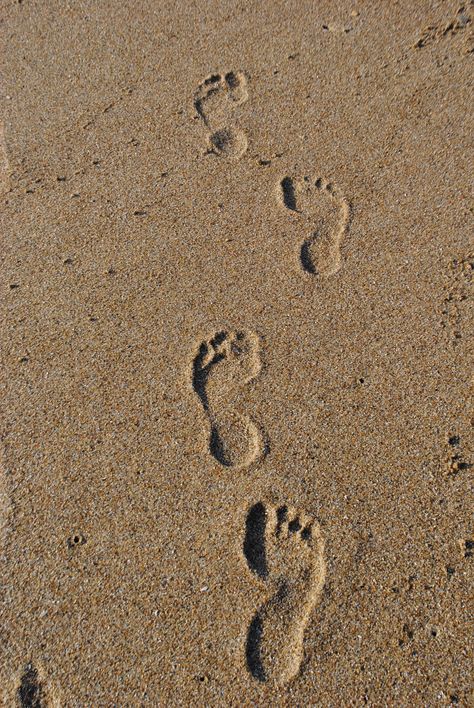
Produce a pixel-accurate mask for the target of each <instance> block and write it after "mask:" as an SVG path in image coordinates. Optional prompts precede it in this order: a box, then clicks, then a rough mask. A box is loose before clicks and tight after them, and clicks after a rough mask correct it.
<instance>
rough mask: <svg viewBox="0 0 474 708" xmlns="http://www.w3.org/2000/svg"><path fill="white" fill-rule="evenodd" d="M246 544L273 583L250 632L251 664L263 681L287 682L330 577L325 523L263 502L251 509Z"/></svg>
mask: <svg viewBox="0 0 474 708" xmlns="http://www.w3.org/2000/svg"><path fill="white" fill-rule="evenodd" d="M243 550H244V555H245V558H246V560H247V563H248V566H249V568H250V570H251V571H252V572H253V573H255V574H256V575H257V576H258V577H259V578H261V579H262V580H264V581H265V583H266V584H267V586H268V588H269V598H268V600H267V601H266V602H264V604H263V605H262V606H261V607H260V609H259V610H258V611H257V612H256V614H255V615H254V617H253V619H252V621H251V623H250V626H249V629H248V632H247V645H246V663H247V669H248V671H249V672H250V673H251V675H252V676H253V677H254V678H255V679H256V680H257V681H261V682H267V681H270V682H273V683H276V684H284V683H287V682H288V681H291V680H292V679H293V678H295V676H297V675H298V673H299V671H300V667H301V662H302V659H303V639H304V631H305V627H306V625H307V623H308V620H309V616H310V614H311V611H312V610H313V608H314V606H315V605H316V603H317V601H318V599H319V598H320V596H321V591H322V588H323V586H324V581H325V577H326V566H325V561H324V542H323V539H322V536H321V532H320V529H319V525H318V524H317V523H316V522H315V521H313V520H312V519H310V518H309V517H307V516H306V515H305V514H303V513H299V512H296V511H294V510H291V509H288V507H287V506H281V507H279V508H278V509H274V508H273V507H270V506H265V505H264V504H263V503H262V502H259V503H258V504H255V505H254V506H253V507H252V508H251V509H250V511H249V512H248V515H247V522H246V533H245V539H244V546H243Z"/></svg>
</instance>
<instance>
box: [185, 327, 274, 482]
mask: <svg viewBox="0 0 474 708" xmlns="http://www.w3.org/2000/svg"><path fill="white" fill-rule="evenodd" d="M259 345H260V343H259V339H258V337H257V335H255V334H253V333H251V332H224V331H223V332H217V333H216V334H215V335H214V336H213V337H212V338H211V339H209V340H207V341H204V342H202V343H201V345H200V346H199V350H198V352H197V354H196V356H195V357H194V360H193V381H192V382H193V388H194V390H195V391H196V393H197V395H198V396H199V398H200V400H201V403H202V405H203V408H204V411H205V413H206V415H207V417H208V419H209V425H210V434H209V452H210V453H211V455H213V457H215V459H216V460H217V461H218V462H220V464H221V465H224V466H225V467H235V468H242V467H248V466H249V465H251V464H252V462H254V461H255V460H257V459H258V458H259V457H262V456H263V454H264V453H265V443H264V439H263V434H262V431H261V430H260V429H259V428H258V427H257V426H256V425H255V423H254V422H253V421H252V420H251V419H250V418H249V417H247V416H241V415H240V414H239V413H237V412H236V411H235V399H236V397H237V395H238V393H239V391H240V390H241V389H242V386H244V385H245V384H247V383H249V382H250V381H251V380H252V379H254V378H255V377H256V376H257V375H258V374H259V372H260V370H261V368H262V364H261V360H260V355H259Z"/></svg>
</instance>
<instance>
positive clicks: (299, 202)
mask: <svg viewBox="0 0 474 708" xmlns="http://www.w3.org/2000/svg"><path fill="white" fill-rule="evenodd" d="M279 197H280V200H281V203H282V204H283V206H285V207H286V209H288V210H289V211H292V212H295V213H296V214H302V215H304V216H307V217H308V219H311V226H308V228H311V232H310V235H309V236H307V237H306V238H305V239H304V241H303V243H302V244H301V246H300V253H299V256H300V262H301V267H302V268H303V270H305V271H306V272H307V273H311V274H312V275H321V276H323V277H327V276H330V275H334V273H337V271H338V270H339V269H340V268H341V242H342V240H343V238H344V236H345V234H346V232H347V230H348V228H349V221H350V206H349V202H348V201H347V200H346V199H345V198H344V197H343V196H342V195H341V194H340V193H339V191H338V189H337V188H336V187H334V186H333V185H332V184H330V183H328V182H325V181H324V180H323V179H321V177H318V178H317V179H315V180H310V179H309V177H304V178H303V179H302V180H300V181H296V182H295V181H294V180H293V179H292V178H291V177H284V178H283V179H282V180H281V181H280V184H279Z"/></svg>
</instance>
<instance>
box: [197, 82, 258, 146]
mask: <svg viewBox="0 0 474 708" xmlns="http://www.w3.org/2000/svg"><path fill="white" fill-rule="evenodd" d="M247 98H248V92H247V79H246V78H245V74H244V73H243V72H242V71H228V72H227V74H212V75H211V76H208V77H207V79H205V80H204V81H203V82H202V83H201V84H199V86H198V88H197V91H196V93H195V94H194V105H195V107H196V111H197V113H198V115H199V116H200V118H201V119H202V121H203V122H204V125H205V126H206V128H207V130H208V131H209V146H208V147H209V151H210V152H214V153H215V154H217V155H221V156H223V157H227V158H230V159H234V160H236V159H238V158H240V157H242V155H243V154H244V153H245V151H246V150H247V137H246V135H245V133H244V132H243V131H242V130H240V128H238V127H237V126H236V125H235V121H234V117H233V114H234V109H235V107H236V106H239V105H241V104H242V103H245V101H246V100H247Z"/></svg>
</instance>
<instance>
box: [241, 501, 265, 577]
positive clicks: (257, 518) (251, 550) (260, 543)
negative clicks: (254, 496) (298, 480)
mask: <svg viewBox="0 0 474 708" xmlns="http://www.w3.org/2000/svg"><path fill="white" fill-rule="evenodd" d="M266 524H267V513H266V511H265V507H264V505H263V504H262V502H258V503H257V504H254V505H253V507H252V508H251V509H250V511H249V513H248V514H247V519H246V521H245V538H244V554H245V558H246V559H247V563H248V565H249V568H250V570H251V571H253V572H254V573H256V574H257V575H258V576H259V577H261V578H264V579H265V578H266V577H267V576H268V567H267V559H266V555H265V526H266Z"/></svg>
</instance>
